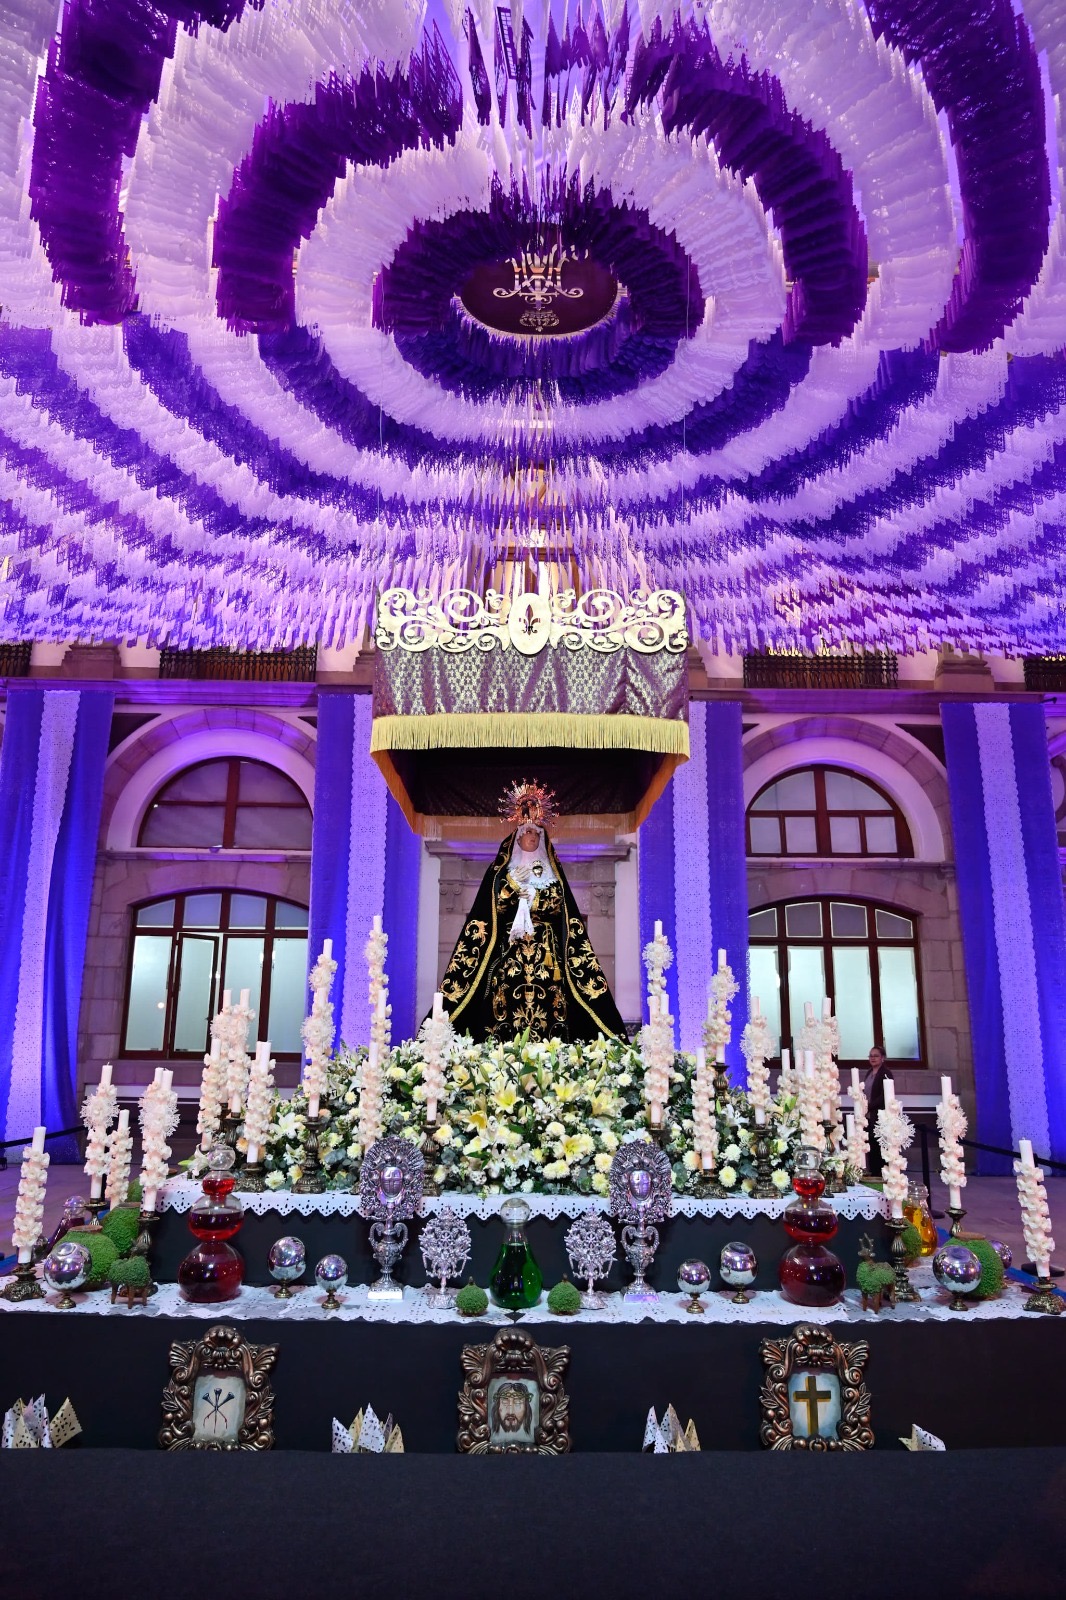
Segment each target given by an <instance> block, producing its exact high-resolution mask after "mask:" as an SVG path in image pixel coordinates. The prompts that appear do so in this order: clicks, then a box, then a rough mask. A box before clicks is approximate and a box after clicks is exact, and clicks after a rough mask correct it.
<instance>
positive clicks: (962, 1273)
mask: <svg viewBox="0 0 1066 1600" xmlns="http://www.w3.org/2000/svg"><path fill="white" fill-rule="evenodd" d="M933 1277H934V1278H935V1279H936V1281H937V1283H938V1284H939V1285H940V1287H941V1288H942V1289H946V1290H947V1292H948V1293H949V1294H952V1295H960V1294H973V1293H974V1291H975V1290H976V1289H977V1286H978V1284H979V1283H980V1282H981V1263H980V1261H979V1260H978V1259H977V1257H976V1256H975V1255H974V1253H973V1251H972V1250H970V1249H968V1248H967V1246H966V1245H964V1244H944V1245H941V1247H940V1249H939V1250H938V1251H937V1252H936V1254H935V1255H934V1257H933Z"/></svg>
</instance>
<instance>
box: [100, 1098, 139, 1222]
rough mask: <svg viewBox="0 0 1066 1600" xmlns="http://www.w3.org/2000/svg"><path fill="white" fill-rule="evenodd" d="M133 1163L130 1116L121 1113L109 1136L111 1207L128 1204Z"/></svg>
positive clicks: (108, 1167) (109, 1194)
mask: <svg viewBox="0 0 1066 1600" xmlns="http://www.w3.org/2000/svg"><path fill="white" fill-rule="evenodd" d="M132 1162H133V1135H132V1133H131V1132H130V1114H129V1112H128V1111H120V1112H119V1114H118V1121H117V1123H116V1124H115V1126H114V1127H113V1128H112V1130H111V1132H110V1133H109V1134H108V1136H107V1187H106V1189H105V1190H104V1193H105V1194H106V1195H107V1199H108V1203H109V1205H113V1206H123V1205H125V1204H126V1199H127V1196H128V1195H129V1191H130V1167H131V1165H132Z"/></svg>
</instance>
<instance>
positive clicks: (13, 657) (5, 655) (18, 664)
mask: <svg viewBox="0 0 1066 1600" xmlns="http://www.w3.org/2000/svg"><path fill="white" fill-rule="evenodd" d="M32 653H33V646H32V644H30V643H28V642H24V643H22V644H0V678H25V677H27V676H28V674H29V670H30V656H31V655H32Z"/></svg>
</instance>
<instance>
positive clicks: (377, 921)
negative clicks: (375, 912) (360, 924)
mask: <svg viewBox="0 0 1066 1600" xmlns="http://www.w3.org/2000/svg"><path fill="white" fill-rule="evenodd" d="M373 929H374V932H375V933H380V932H381V918H380V917H375V918H374V921H373Z"/></svg>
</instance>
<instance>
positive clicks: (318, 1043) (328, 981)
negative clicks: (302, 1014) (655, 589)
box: [255, 940, 337, 1144]
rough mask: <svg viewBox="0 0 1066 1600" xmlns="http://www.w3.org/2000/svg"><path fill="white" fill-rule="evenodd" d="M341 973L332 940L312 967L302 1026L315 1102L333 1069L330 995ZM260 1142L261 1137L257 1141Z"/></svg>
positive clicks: (307, 1080)
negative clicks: (307, 1009)
mask: <svg viewBox="0 0 1066 1600" xmlns="http://www.w3.org/2000/svg"><path fill="white" fill-rule="evenodd" d="M336 973H337V963H336V961H334V959H333V941H332V940H328V941H327V943H326V945H325V946H324V947H323V949H322V953H321V954H320V955H319V957H318V960H317V961H316V962H315V964H314V966H313V967H312V968H311V976H310V979H309V980H308V981H309V982H310V985H311V994H312V1000H311V1014H310V1016H308V1017H307V1018H305V1020H304V1024H303V1027H302V1028H301V1029H300V1036H301V1038H302V1039H303V1045H304V1055H305V1056H306V1058H307V1065H306V1067H305V1068H304V1084H305V1086H306V1090H307V1097H308V1099H309V1100H310V1101H311V1102H312V1103H313V1102H314V1101H316V1100H320V1099H321V1098H322V1096H323V1095H324V1094H325V1092H326V1080H327V1076H328V1073H329V1060H330V1056H331V1055H332V1053H333V1040H334V1036H335V1033H336V1028H335V1027H334V1022H333V1002H332V1000H331V999H330V997H329V996H330V990H331V989H332V987H333V979H334V977H335V976H336ZM255 1142H256V1143H257V1144H259V1143H262V1141H261V1140H256V1141H255Z"/></svg>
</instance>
